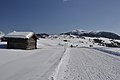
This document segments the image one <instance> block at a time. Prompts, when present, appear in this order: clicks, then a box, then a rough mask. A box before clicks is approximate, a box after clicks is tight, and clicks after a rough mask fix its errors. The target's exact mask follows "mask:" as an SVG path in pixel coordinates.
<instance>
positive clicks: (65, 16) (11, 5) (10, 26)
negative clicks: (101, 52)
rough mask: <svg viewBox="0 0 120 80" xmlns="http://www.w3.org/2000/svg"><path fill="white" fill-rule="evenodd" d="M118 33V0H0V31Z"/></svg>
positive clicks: (119, 0)
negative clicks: (92, 31) (90, 31)
mask: <svg viewBox="0 0 120 80" xmlns="http://www.w3.org/2000/svg"><path fill="white" fill-rule="evenodd" d="M73 29H85V30H95V31H112V32H115V33H118V34H120V0H0V31H3V32H5V33H8V32H11V31H14V30H15V31H34V32H37V33H38V32H47V33H53V34H54V33H61V32H66V31H71V30H73Z"/></svg>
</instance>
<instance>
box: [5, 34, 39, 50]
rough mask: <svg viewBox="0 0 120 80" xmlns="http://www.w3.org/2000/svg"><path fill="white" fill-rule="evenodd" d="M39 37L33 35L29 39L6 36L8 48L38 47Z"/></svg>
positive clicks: (28, 48) (27, 48) (26, 48)
mask: <svg viewBox="0 0 120 80" xmlns="http://www.w3.org/2000/svg"><path fill="white" fill-rule="evenodd" d="M37 39H38V38H37V37H36V35H33V36H32V37H30V38H29V39H27V38H26V39H24V38H5V40H6V41H7V48H8V49H25V50H30V49H37Z"/></svg>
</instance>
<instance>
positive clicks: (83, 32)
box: [71, 29, 97, 34]
mask: <svg viewBox="0 0 120 80" xmlns="http://www.w3.org/2000/svg"><path fill="white" fill-rule="evenodd" d="M71 32H72V33H78V34H85V33H94V34H95V33H97V32H95V31H87V30H82V29H76V30H72V31H71Z"/></svg>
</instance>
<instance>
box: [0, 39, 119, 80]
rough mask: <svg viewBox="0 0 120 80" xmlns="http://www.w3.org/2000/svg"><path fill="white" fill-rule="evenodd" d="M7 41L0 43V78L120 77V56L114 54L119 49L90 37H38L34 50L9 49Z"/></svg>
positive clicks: (91, 79) (115, 79) (111, 79)
mask: <svg viewBox="0 0 120 80" xmlns="http://www.w3.org/2000/svg"><path fill="white" fill-rule="evenodd" d="M63 40H68V42H64V41H63ZM5 44H6V43H4V42H0V80H119V79H120V56H117V55H113V54H116V52H117V54H119V53H120V48H107V47H101V46H99V45H97V44H92V42H91V41H90V38H86V39H81V38H73V39H70V38H63V37H61V38H57V39H54V38H52V39H39V40H38V49H35V50H19V49H6V48H5ZM91 44H92V45H93V47H91V48H90V47H89V45H91ZM70 45H73V46H75V47H73V48H71V47H70ZM103 49H104V50H107V51H106V52H105V51H103ZM111 51H112V54H109V53H110V52H111Z"/></svg>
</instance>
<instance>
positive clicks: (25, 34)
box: [4, 32, 34, 39]
mask: <svg viewBox="0 0 120 80" xmlns="http://www.w3.org/2000/svg"><path fill="white" fill-rule="evenodd" d="M33 35H34V32H11V33H8V34H7V35H5V36H4V37H5V38H22V39H29V38H31V37H32V36H33Z"/></svg>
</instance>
